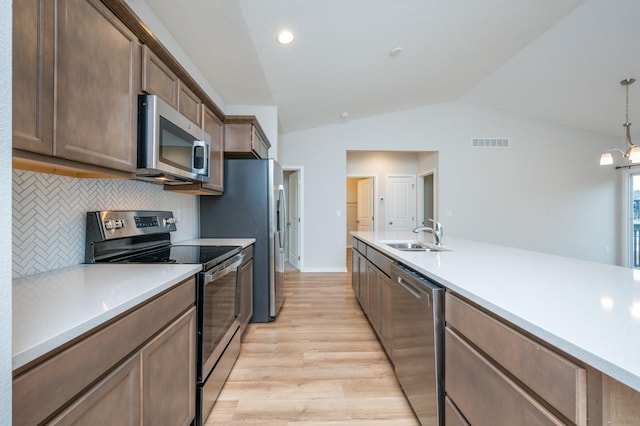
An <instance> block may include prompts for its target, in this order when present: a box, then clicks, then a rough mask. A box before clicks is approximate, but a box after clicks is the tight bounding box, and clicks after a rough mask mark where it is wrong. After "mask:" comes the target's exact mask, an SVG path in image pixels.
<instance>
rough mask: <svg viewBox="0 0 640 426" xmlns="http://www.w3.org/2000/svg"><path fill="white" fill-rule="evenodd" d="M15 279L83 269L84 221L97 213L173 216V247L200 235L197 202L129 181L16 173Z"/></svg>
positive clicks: (14, 211) (153, 186)
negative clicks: (75, 267) (164, 212)
mask: <svg viewBox="0 0 640 426" xmlns="http://www.w3.org/2000/svg"><path fill="white" fill-rule="evenodd" d="M12 202H13V218H12V219H13V220H12V227H13V229H12V232H13V253H12V254H13V277H14V278H16V277H20V276H24V275H31V274H36V273H39V272H46V271H51V270H54V269H59V268H64V267H66V266H72V265H78V264H81V263H84V245H85V242H84V238H85V218H86V214H87V212H88V211H94V210H133V209H139V210H170V211H173V213H174V215H175V216H176V217H177V218H178V219H179V223H178V225H177V227H178V231H176V232H174V233H173V234H172V235H171V239H172V241H180V240H186V239H191V238H195V237H197V235H198V232H199V231H198V208H197V206H198V198H197V197H196V196H194V195H184V194H177V193H174V192H170V191H164V189H163V188H162V186H161V185H153V184H150V183H146V182H140V181H135V180H125V179H76V178H70V177H66V176H57V175H49V174H44V173H34V172H28V171H23V170H13V200H12Z"/></svg>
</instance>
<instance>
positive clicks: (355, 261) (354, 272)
mask: <svg viewBox="0 0 640 426" xmlns="http://www.w3.org/2000/svg"><path fill="white" fill-rule="evenodd" d="M354 241H355V240H354ZM353 247H354V248H352V249H351V289H352V290H353V294H354V295H355V296H356V298H357V297H358V295H359V294H360V284H359V280H360V259H359V257H358V256H359V253H358V251H357V250H356V249H355V244H354V246H353Z"/></svg>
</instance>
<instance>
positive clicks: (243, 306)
mask: <svg viewBox="0 0 640 426" xmlns="http://www.w3.org/2000/svg"><path fill="white" fill-rule="evenodd" d="M242 252H243V253H244V256H245V257H244V260H243V261H242V265H240V268H239V271H238V285H239V286H240V315H239V320H240V333H241V335H242V336H243V337H244V333H245V331H246V330H247V326H248V325H249V321H251V318H252V317H253V244H252V245H250V246H249V247H246V248H244V249H243V250H242Z"/></svg>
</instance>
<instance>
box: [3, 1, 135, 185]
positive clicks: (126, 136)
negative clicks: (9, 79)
mask: <svg viewBox="0 0 640 426" xmlns="http://www.w3.org/2000/svg"><path fill="white" fill-rule="evenodd" d="M13 19H14V22H13V31H14V32H13V43H14V45H13V148H14V166H15V167H19V168H26V169H31V170H37V171H53V172H60V173H61V174H70V175H74V170H75V171H78V174H77V175H78V176H83V172H86V174H84V175H92V176H99V175H119V176H130V175H129V173H131V172H133V171H135V168H136V142H137V95H138V91H139V82H140V77H139V76H140V49H139V47H138V46H139V45H138V39H137V37H136V36H135V35H134V34H133V33H132V32H131V31H130V30H129V29H128V28H127V27H126V26H125V25H124V24H123V23H122V22H120V20H118V18H116V17H115V16H114V15H113V14H112V13H111V12H110V11H109V9H107V8H106V7H105V6H104V5H103V4H102V2H100V1H99V0H59V1H57V2H51V1H45V0H40V1H37V0H35V1H20V2H15V3H14V5H13ZM54 88H55V89H54ZM31 154H34V155H31ZM37 154H43V155H37ZM86 165H92V166H86ZM113 171H120V172H127V173H117V172H115V173H114V172H113Z"/></svg>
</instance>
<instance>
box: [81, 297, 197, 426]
mask: <svg viewBox="0 0 640 426" xmlns="http://www.w3.org/2000/svg"><path fill="white" fill-rule="evenodd" d="M195 339H196V308H195V307H194V308H191V309H190V310H189V311H188V312H187V313H185V314H184V315H183V316H182V317H180V318H179V319H177V320H176V321H175V322H174V323H173V324H171V325H170V326H168V327H167V328H166V329H165V330H164V331H162V332H161V333H160V334H159V335H158V336H157V337H156V338H154V339H153V340H152V341H151V342H149V343H148V344H147V345H146V346H145V347H144V348H142V350H141V359H142V419H143V424H145V425H149V426H151V425H160V424H170V425H184V426H186V425H189V424H191V421H192V420H193V418H194V417H195V411H196V404H195V402H196V396H195V392H196V341H195ZM87 424H88V423H87Z"/></svg>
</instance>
